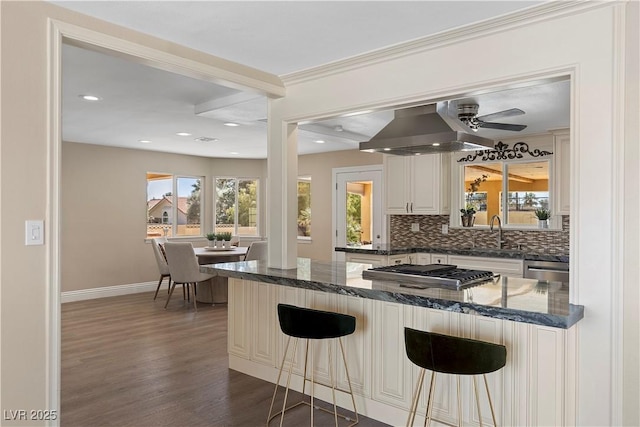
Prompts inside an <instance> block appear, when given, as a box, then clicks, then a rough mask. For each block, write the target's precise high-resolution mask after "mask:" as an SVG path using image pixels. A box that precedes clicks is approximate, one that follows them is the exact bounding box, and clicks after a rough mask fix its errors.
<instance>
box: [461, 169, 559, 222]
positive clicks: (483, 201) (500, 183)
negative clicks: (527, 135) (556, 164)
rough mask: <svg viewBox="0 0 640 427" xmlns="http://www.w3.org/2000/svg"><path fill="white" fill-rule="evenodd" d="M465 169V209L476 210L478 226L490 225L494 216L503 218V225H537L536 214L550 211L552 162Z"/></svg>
mask: <svg viewBox="0 0 640 427" xmlns="http://www.w3.org/2000/svg"><path fill="white" fill-rule="evenodd" d="M463 168H464V190H463V191H462V194H463V201H462V207H463V208H465V209H470V208H472V209H474V210H475V215H476V218H475V224H476V225H488V224H489V221H490V219H491V217H492V216H493V215H499V216H500V218H501V219H502V223H503V224H510V225H523V226H528V225H534V224H536V223H537V218H536V216H535V214H534V211H535V210H536V209H542V208H544V209H550V204H549V200H550V194H549V193H550V184H549V160H535V161H522V160H520V161H513V162H509V161H505V162H491V163H477V164H468V165H464V166H463ZM504 177H507V179H504ZM504 206H507V207H508V208H507V210H506V211H505V209H504Z"/></svg>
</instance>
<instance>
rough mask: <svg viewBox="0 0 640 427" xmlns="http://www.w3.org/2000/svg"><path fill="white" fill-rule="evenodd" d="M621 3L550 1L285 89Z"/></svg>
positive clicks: (328, 69)
mask: <svg viewBox="0 0 640 427" xmlns="http://www.w3.org/2000/svg"><path fill="white" fill-rule="evenodd" d="M616 3H619V2H611V1H608V2H607V1H605V2H592V1H588V2H585V1H575V0H571V1H550V2H548V3H545V4H542V5H540V6H534V7H531V8H529V9H525V10H522V11H518V12H514V13H511V14H508V15H504V16H501V17H497V18H491V19H487V20H484V21H480V22H477V23H474V24H470V25H465V26H463V27H458V28H455V29H453V30H447V31H443V32H441V33H437V34H434V35H431V36H427V37H422V38H419V39H415V40H412V41H408V42H403V43H399V44H395V45H392V46H389V47H386V48H382V49H377V50H374V51H371V52H368V53H364V54H362V55H356V56H353V57H350V58H347V59H342V60H339V61H334V62H330V63H327V64H324V65H321V66H318V67H313V68H308V69H306V70H302V71H296V72H294V73H289V74H283V75H281V76H280V79H281V80H282V82H283V83H284V85H285V87H287V86H291V85H296V84H300V83H305V82H308V81H311V80H316V79H320V78H323V77H328V76H331V75H334V74H339V73H344V72H346V71H350V70H354V69H358V68H363V67H367V66H371V65H373V64H376V63H381V62H387V61H392V60H395V59H398V58H401V57H404V56H410V55H415V54H417V53H420V52H424V51H428V50H433V49H438V48H442V47H444V46H447V45H451V44H456V43H461V42H463V41H466V40H469V39H473V38H478V37H482V36H487V35H490V34H496V33H500V32H504V31H508V30H511V29H513V28H518V27H525V26H528V25H533V24H536V23H539V22H542V21H548V20H553V19H557V18H560V17H563V16H567V15H573V14H577V13H582V12H584V11H587V10H592V9H596V8H600V7H605V6H611V5H615V4H616Z"/></svg>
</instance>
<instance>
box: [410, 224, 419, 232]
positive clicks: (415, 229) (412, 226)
mask: <svg viewBox="0 0 640 427" xmlns="http://www.w3.org/2000/svg"><path fill="white" fill-rule="evenodd" d="M411 231H420V223H419V222H412V223H411Z"/></svg>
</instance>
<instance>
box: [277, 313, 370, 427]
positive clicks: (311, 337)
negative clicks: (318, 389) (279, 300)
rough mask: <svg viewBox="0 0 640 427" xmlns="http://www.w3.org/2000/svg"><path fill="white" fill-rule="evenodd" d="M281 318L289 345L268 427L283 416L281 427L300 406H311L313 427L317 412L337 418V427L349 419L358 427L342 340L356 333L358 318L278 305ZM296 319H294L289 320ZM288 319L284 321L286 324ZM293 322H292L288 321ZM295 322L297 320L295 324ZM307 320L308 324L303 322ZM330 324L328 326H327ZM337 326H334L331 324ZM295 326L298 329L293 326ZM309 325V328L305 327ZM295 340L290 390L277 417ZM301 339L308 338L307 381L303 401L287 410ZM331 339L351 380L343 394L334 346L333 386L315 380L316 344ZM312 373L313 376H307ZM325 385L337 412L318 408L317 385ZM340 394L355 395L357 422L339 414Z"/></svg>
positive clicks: (330, 354)
mask: <svg viewBox="0 0 640 427" xmlns="http://www.w3.org/2000/svg"><path fill="white" fill-rule="evenodd" d="M278 314H279V317H280V324H281V327H282V330H283V332H284V333H285V334H286V335H288V337H287V343H286V345H285V350H284V355H283V357H282V362H281V363H280V370H279V372H278V379H277V380H276V385H275V389H274V391H273V396H272V398H271V406H270V407H269V415H268V416H267V425H269V423H270V422H271V421H272V420H273V419H274V418H275V417H277V416H278V415H280V426H282V425H283V422H284V415H285V413H286V411H288V410H290V409H293V408H295V407H297V406H299V405H303V404H304V405H308V406H309V407H310V408H311V426H313V425H314V409H319V410H322V411H324V412H327V413H329V414H332V415H333V418H334V422H335V425H336V427H337V426H338V417H340V418H342V419H345V420H347V421H352V422H351V424H349V427H350V426H354V425H356V424H358V422H359V418H358V411H357V408H356V402H355V397H354V395H353V387H352V385H351V377H350V376H349V368H348V366H347V358H346V354H345V351H344V346H343V344H342V336H345V335H348V334H351V333H353V330H354V329H355V318H353V317H352V316H347V315H344V314H339V313H331V312H322V311H319V310H311V309H304V308H300V307H294V306H288V305H285V304H280V305H278ZM291 315H293V317H288V316H291ZM283 319H284V320H283ZM287 319H289V320H287ZM292 319H294V320H292ZM303 320H306V322H302V323H301V321H303ZM327 321H328V322H327ZM345 321H346V322H347V326H346V328H345V325H344V322H345ZM331 322H333V324H332V323H331ZM294 324H295V326H293V325H294ZM301 325H306V326H301ZM317 325H322V326H320V327H319V329H314V327H315V326H317ZM292 337H293V338H294V343H293V354H292V356H291V363H290V364H289V369H288V371H287V380H286V387H285V392H284V401H283V403H282V409H281V410H280V411H278V412H276V413H273V409H274V404H275V400H276V395H277V393H278V388H279V387H280V380H281V378H282V372H283V370H284V365H285V362H286V360H287V355H288V353H289V347H290V344H291V338H292ZM300 338H305V339H306V340H307V342H306V345H305V356H304V371H303V381H302V394H303V397H302V400H300V401H298V402H296V403H293V404H292V405H290V406H288V407H287V399H288V396H289V388H290V386H291V374H292V372H293V363H294V360H295V358H296V352H297V349H298V341H299V339H300ZM327 338H337V340H338V343H339V345H340V354H341V355H342V361H343V363H344V368H345V373H346V377H347V384H348V386H349V390H343V389H341V388H339V387H338V385H337V378H336V373H335V372H334V367H335V365H334V363H333V362H334V361H333V348H332V345H331V342H329V345H328V346H327V356H328V361H329V382H330V384H322V383H320V382H318V381H316V379H315V374H314V369H313V366H314V364H313V357H314V351H313V347H314V341H315V340H318V339H327ZM307 371H309V374H308V373H307ZM307 382H309V383H310V384H309V386H310V393H309V397H310V401H309V402H307V401H306V400H305V397H304V396H305V395H306V393H305V392H306V385H307ZM316 384H321V385H324V386H326V387H328V388H331V396H332V401H333V411H330V410H328V409H326V408H322V407H319V406H316V405H315V398H316V396H315V385H316ZM336 391H339V392H343V393H346V394H350V395H351V403H352V404H353V411H354V413H355V417H354V418H355V419H352V418H350V417H348V416H346V415H344V414H341V413H339V412H338V405H337V402H336Z"/></svg>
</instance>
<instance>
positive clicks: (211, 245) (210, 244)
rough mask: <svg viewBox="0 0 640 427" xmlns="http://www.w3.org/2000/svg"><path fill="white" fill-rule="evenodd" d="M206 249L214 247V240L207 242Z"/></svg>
mask: <svg viewBox="0 0 640 427" xmlns="http://www.w3.org/2000/svg"><path fill="white" fill-rule="evenodd" d="M208 242H209V243H208V247H210V248H213V247H215V246H216V241H215V240H208Z"/></svg>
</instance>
